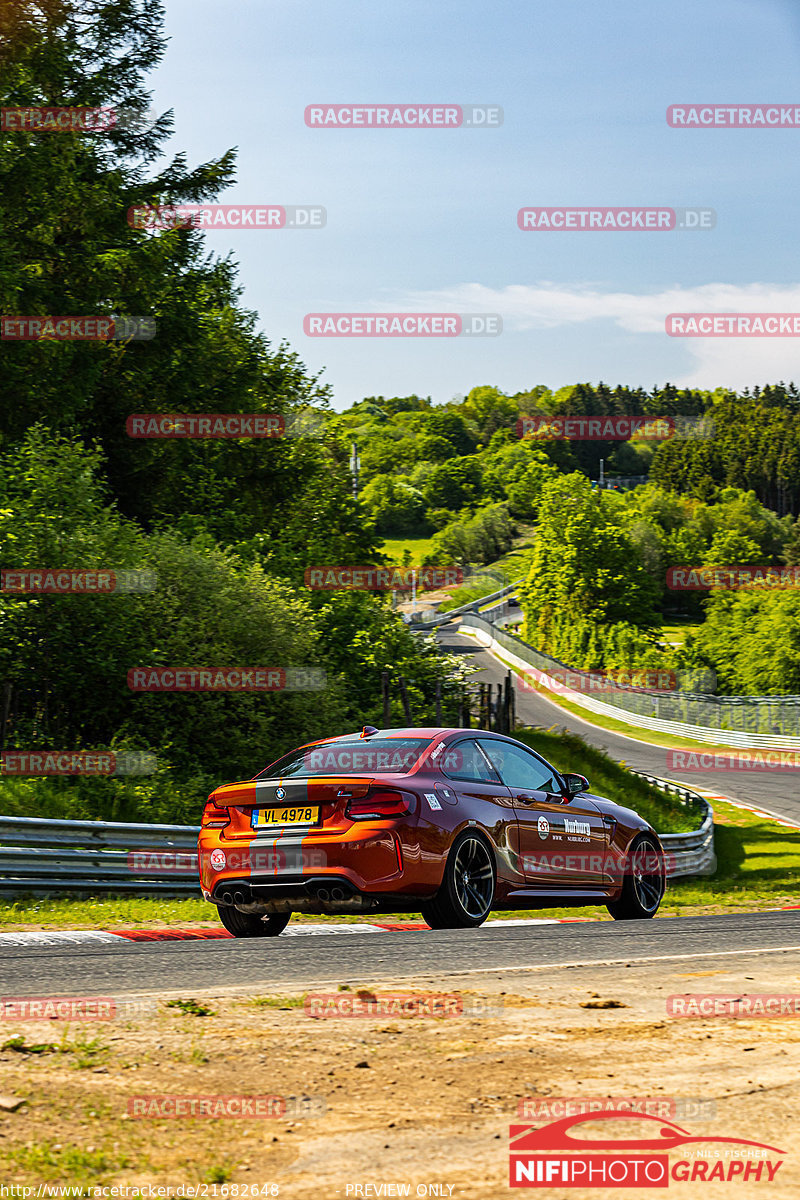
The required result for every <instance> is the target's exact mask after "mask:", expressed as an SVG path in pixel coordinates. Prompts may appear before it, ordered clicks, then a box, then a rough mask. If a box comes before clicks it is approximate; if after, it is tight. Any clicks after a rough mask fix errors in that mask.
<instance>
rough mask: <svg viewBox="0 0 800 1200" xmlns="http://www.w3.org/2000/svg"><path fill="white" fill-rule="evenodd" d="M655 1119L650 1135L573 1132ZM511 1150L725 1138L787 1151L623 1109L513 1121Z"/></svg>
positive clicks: (662, 1145)
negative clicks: (536, 1123) (536, 1122)
mask: <svg viewBox="0 0 800 1200" xmlns="http://www.w3.org/2000/svg"><path fill="white" fill-rule="evenodd" d="M619 1120H629V1121H630V1120H634V1121H652V1122H653V1124H654V1125H657V1126H658V1130H657V1131H656V1130H654V1131H653V1132H654V1135H655V1136H654V1137H650V1138H642V1137H638V1138H616V1137H615V1138H611V1137H605V1138H576V1137H573V1136H572V1134H571V1133H570V1130H571V1129H572V1127H573V1126H574V1125H582V1124H589V1123H591V1122H592V1121H619ZM510 1136H511V1151H512V1153H514V1154H518V1153H520V1152H521V1151H522V1152H525V1153H529V1152H531V1151H536V1150H539V1151H541V1150H545V1149H547V1150H561V1151H563V1150H609V1149H610V1150H621V1149H628V1150H674V1149H675V1147H676V1146H685V1145H687V1144H690V1143H692V1142H726V1143H728V1144H730V1145H736V1146H758V1147H760V1148H761V1149H762V1150H772V1151H773V1152H774V1153H775V1154H785V1153H786V1151H785V1150H779V1149H778V1148H777V1146H768V1145H767V1144H766V1143H765V1142H751V1141H746V1140H745V1139H744V1138H726V1137H716V1136H714V1135H712V1136H709V1135H708V1134H706V1136H705V1137H693V1136H692V1134H691V1133H689V1132H688V1130H686V1129H681V1127H680V1125H676V1124H674V1122H672V1121H667V1120H665V1119H664V1118H663V1117H652V1116H650V1115H649V1113H633V1112H630V1111H629V1110H625V1111H624V1112H616V1111H610V1112H602V1113H592V1115H591V1116H588V1117H587V1116H586V1115H585V1114H583V1113H579V1114H577V1115H576V1116H572V1117H562V1119H561V1120H560V1121H551V1122H550V1123H549V1124H548V1125H543V1126H541V1127H540V1128H538V1129H536V1128H533V1127H532V1126H530V1125H512V1126H511V1128H510Z"/></svg>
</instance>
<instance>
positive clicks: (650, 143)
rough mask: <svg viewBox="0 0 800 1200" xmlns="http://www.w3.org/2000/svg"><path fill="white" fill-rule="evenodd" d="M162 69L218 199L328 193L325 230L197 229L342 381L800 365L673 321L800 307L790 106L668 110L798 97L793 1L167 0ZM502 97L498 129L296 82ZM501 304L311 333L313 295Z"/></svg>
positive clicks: (344, 394) (473, 380)
mask: <svg viewBox="0 0 800 1200" xmlns="http://www.w3.org/2000/svg"><path fill="white" fill-rule="evenodd" d="M166 8H167V34H168V36H169V37H170V39H171V41H170V44H169V47H168V50H167V53H166V56H165V58H164V61H163V63H162V65H161V67H160V68H159V69H158V71H157V72H156V73H155V74H154V75H153V77H152V81H151V82H152V86H153V90H154V98H153V103H154V107H156V108H157V109H159V110H161V111H163V110H164V109H167V108H172V109H173V110H174V113H175V136H174V138H173V141H172V144H171V145H170V147H169V149H170V150H178V149H183V150H185V151H186V153H187V155H188V158H189V162H190V163H197V162H202V161H206V160H208V159H209V158H212V157H215V156H217V155H219V154H220V153H221V152H222V151H223V150H225V149H227V148H228V147H231V146H236V147H237V148H238V177H237V183H236V185H235V186H234V187H232V188H230V189H228V190H227V191H226V192H225V193H224V194H223V195H222V196H221V197H220V200H221V201H223V202H225V203H229V204H236V203H241V204H245V203H252V204H255V203H262V204H268V203H275V204H316V205H322V206H324V207H325V209H326V210H327V225H326V227H325V228H324V229H321V230H316V231H302V232H301V231H299V230H281V231H278V230H269V231H267V230H265V231H256V230H252V231H247V232H241V233H239V232H235V231H231V230H226V231H223V230H217V231H214V232H210V233H209V234H207V238H206V240H207V244H208V247H209V249H210V250H212V251H215V252H218V253H220V254H226V253H228V252H232V253H233V255H234V257H235V258H236V260H237V261H238V262H239V264H240V268H241V273H240V280H241V283H242V285H243V286H244V289H245V293H244V301H245V303H246V304H247V305H248V307H250V308H253V309H255V310H256V311H257V312H258V313H259V316H260V321H261V326H262V328H263V330H264V331H265V333H266V334H267V335H268V337H269V338H270V339H271V340H272V341H273V342H274V343H277V342H278V341H280V340H281V339H286V340H287V341H288V342H289V343H290V344H291V346H292V348H293V349H295V350H296V351H297V352H298V353H299V355H300V357H301V358H302V359H303V361H304V362H305V363H306V364H307V366H308V367H309V369H310V370H312V371H314V372H316V371H320V370H322V369H323V368H324V374H323V379H324V380H325V381H327V382H328V383H330V384H331V386H332V388H333V393H334V404H335V406H336V407H337V408H343V407H346V406H347V405H349V404H351V403H352V402H353V401H355V400H359V399H361V398H362V397H363V396H366V395H379V394H383V395H406V394H409V393H411V392H416V393H418V394H420V395H431V396H432V397H433V398H434V400H436V401H438V402H443V401H446V400H449V399H450V398H451V397H452V396H454V395H457V394H463V393H466V392H467V391H469V389H470V388H471V387H473V386H476V385H479V384H494V385H496V386H498V387H500V388H501V389H503V390H505V391H509V392H514V391H518V390H523V389H527V388H530V387H532V386H534V385H535V384H537V383H545V384H547V385H549V386H551V387H559V386H562V385H563V384H566V383H572V382H575V381H577V380H590V381H595V382H596V381H598V380H600V379H603V380H605V381H606V382H607V383H611V384H615V383H626V384H630V385H634V386H637V385H642V386H644V387H651V386H653V385H654V384H660V383H663V382H665V381H666V380H670V381H672V382H675V383H678V384H681V385H693V386H701V387H715V386H718V385H725V386H734V387H744V386H745V385H748V384H749V385H752V384H754V383H759V382H760V383H764V382H770V381H777V380H778V379H786V380H788V379H790V378H794V379H795V380H796V381H797V382H799V383H800V346H798V339H755V340H754V339H741V338H740V339H729V338H724V339H703V338H700V339H691V340H684V339H673V338H670V337H668V336H667V335H666V333H665V332H664V318H665V316H666V315H667V313H668V312H670V311H677V310H679V311H704V312H722V311H750V312H752V311H764V312H777V311H780V312H800V272H798V262H797V259H798V251H797V231H798V226H800V152H799V151H800V128H798V129H788V128H785V129H775V130H770V129H767V130H744V129H693V130H679V129H671V128H669V126H668V125H667V122H666V116H665V112H666V108H667V106H668V105H670V104H676V103H680V102H688V103H700V102H702V103H734V102H736V103H754V102H763V103H767V102H770V103H771V102H775V103H781V102H783V103H789V102H797V103H798V104H800V0H795V2H787V0H726V2H725V3H718V2H717V0H703V3H702V4H698V3H697V0H692V2H691V3H687V2H684V0H677V2H673V3H669V4H667V3H652V0H651V2H650V3H647V2H646V3H642V0H636V2H632V0H616V2H615V3H614V4H613V5H598V4H597V3H596V0H592V2H585V0H537V2H536V3H533V2H531V0H492V2H491V3H478V2H477V0H436V2H435V3H431V2H430V0H424V2H422V0H419V2H418V0H406V2H403V0H397V2H394V3H392V4H385V5H383V4H376V3H375V2H374V0H372V2H370V3H367V2H365V0H346V2H345V0H304V2H303V3H302V5H300V4H299V3H298V2H297V0H229V3H228V4H227V5H221V4H219V3H218V0H215V2H214V3H211V2H210V0H166ZM317 102H325V103H328V102H329V103H348V102H353V103H359V102H363V103H370V102H392V103H415V102H425V103H432V102H441V103H444V102H448V103H451V102H452V103H486V104H498V105H500V106H502V108H503V111H504V121H503V124H502V126H501V127H500V128H494V129H452V130H442V129H426V130H411V129H372V130H370V129H309V128H307V127H306V126H305V124H304V119H303V114H304V109H305V107H306V105H308V104H312V103H317ZM536 205H553V206H556V205H575V206H601V205H653V206H654V205H658V206H673V207H675V206H684V205H698V206H706V207H711V208H713V209H714V210H715V211H716V214H717V225H716V228H715V229H713V230H711V231H703V232H692V233H689V232H677V231H670V232H661V233H659V232H652V233H651V232H636V233H620V232H592V233H589V232H585V233H581V232H574V233H573V232H563V233H544V232H538V231H537V232H526V233H523V232H521V231H520V230H519V229H518V228H517V224H516V214H517V211H518V209H519V208H521V207H523V206H536ZM387 310H388V311H398V312H399V311H403V312H406V311H408V312H411V311H446V312H465V313H466V312H496V313H499V314H500V315H501V316H502V317H503V322H504V329H503V333H502V335H501V336H500V337H496V338H492V339H483V338H458V339H452V340H447V341H445V340H441V339H438V340H433V339H432V340H425V339H408V338H404V339H387V338H364V339H362V338H347V339H321V338H309V337H307V336H306V335H305V334H304V333H303V316H304V315H305V314H306V313H308V312H320V311H323V312H326V311H331V312H356V311H357V312H377V311H387Z"/></svg>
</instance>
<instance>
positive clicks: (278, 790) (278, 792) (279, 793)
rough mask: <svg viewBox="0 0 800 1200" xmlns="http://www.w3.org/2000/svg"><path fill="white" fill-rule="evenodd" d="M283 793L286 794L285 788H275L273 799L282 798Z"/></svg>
mask: <svg viewBox="0 0 800 1200" xmlns="http://www.w3.org/2000/svg"><path fill="white" fill-rule="evenodd" d="M285 795H286V788H282V787H276V788H275V799H276V800H283V798H284V797H285Z"/></svg>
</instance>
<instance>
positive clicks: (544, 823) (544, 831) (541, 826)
mask: <svg viewBox="0 0 800 1200" xmlns="http://www.w3.org/2000/svg"><path fill="white" fill-rule="evenodd" d="M536 828H537V829H538V830H539V837H540V838H542V840H544V838H546V837H547V835H548V834H549V832H550V822H549V821H548V819H547V817H539V820H538V822H537V825H536Z"/></svg>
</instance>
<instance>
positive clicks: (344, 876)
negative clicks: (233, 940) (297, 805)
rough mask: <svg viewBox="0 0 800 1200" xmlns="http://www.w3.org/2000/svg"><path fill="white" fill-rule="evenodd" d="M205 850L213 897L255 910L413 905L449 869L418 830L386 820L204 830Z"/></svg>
mask: <svg viewBox="0 0 800 1200" xmlns="http://www.w3.org/2000/svg"><path fill="white" fill-rule="evenodd" d="M198 856H199V861H200V883H201V887H202V890H203V895H204V896H205V898H206V899H207V900H211V901H212V902H213V903H215V904H231V903H232V904H234V905H235V906H236V907H237V908H242V909H243V910H244V911H248V910H249V911H253V912H257V911H260V912H286V911H289V910H291V911H295V912H365V911H375V910H376V909H377V908H378V907H381V908H382V909H383V911H397V910H398V908H403V907H405V908H409V907H411V908H412V909H413V907H414V902H416V905H417V906H418V905H419V902H420V901H421V900H425V899H429V898H430V897H431V896H432V895H434V893H435V892H436V891H437V889H438V887H439V885H440V883H441V874H442V871H443V869H444V859H443V858H442V859H439V858H438V856H430V855H427V856H426V855H424V854H423V853H422V850H421V847H420V844H419V841H418V839H417V837H416V835H415V833H414V831H410V830H408V829H407V828H402V829H398V828H397V827H387V825H386V824H384V825H381V826H378V825H372V826H367V825H366V824H365V825H364V826H360V827H358V828H357V829H353V830H351V831H349V835H348V836H347V837H335V838H321V837H319V836H313V835H312V836H310V837H309V836H305V837H303V836H301V837H296V838H293V839H291V840H284V839H283V838H273V837H269V838H264V837H260V838H250V839H245V838H235V839H234V838H230V839H225V838H222V837H220V834H219V832H218V831H216V830H203V831H202V832H201V834H200V838H199V842H198ZM237 891H238V892H239V893H240V898H239V899H237V898H236V892H237ZM228 896H230V899H228V898H227V897H228ZM250 905H255V906H256V907H254V908H249V906H250ZM267 905H268V906H269V907H265V906H267Z"/></svg>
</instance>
